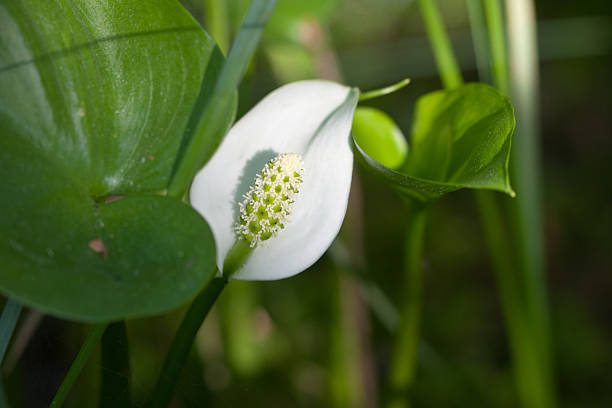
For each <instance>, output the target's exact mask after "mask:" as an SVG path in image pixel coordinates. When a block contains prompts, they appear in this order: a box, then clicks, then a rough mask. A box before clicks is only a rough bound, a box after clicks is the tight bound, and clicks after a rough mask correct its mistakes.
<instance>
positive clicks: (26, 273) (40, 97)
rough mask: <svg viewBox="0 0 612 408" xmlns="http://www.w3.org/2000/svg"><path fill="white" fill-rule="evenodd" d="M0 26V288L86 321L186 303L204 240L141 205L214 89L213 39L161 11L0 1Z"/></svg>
mask: <svg viewBox="0 0 612 408" xmlns="http://www.w3.org/2000/svg"><path fill="white" fill-rule="evenodd" d="M0 26H2V32H1V34H0V179H1V180H2V181H1V183H0V259H2V261H3V264H4V266H3V271H2V273H1V274H0V290H1V291H2V292H3V293H5V294H7V295H9V296H14V297H16V298H18V299H19V300H21V301H23V302H25V303H27V304H30V305H34V306H36V307H39V308H41V309H42V310H44V311H47V312H51V313H54V314H57V315H60V316H65V317H70V318H75V319H80V320H88V321H102V320H113V319H122V318H126V317H133V316H143V315H148V314H152V313H160V312H163V311H166V310H168V309H170V308H173V307H177V306H179V305H180V304H182V303H184V302H186V301H187V300H189V299H190V298H191V297H193V296H194V295H195V294H196V293H197V292H198V290H199V289H200V288H201V287H202V286H203V285H204V284H205V282H206V281H207V280H208V279H209V278H210V277H211V276H212V274H213V272H214V265H215V261H214V258H215V256H214V241H213V238H212V235H211V233H210V230H209V228H208V226H207V224H206V222H205V221H204V220H203V219H202V218H201V217H200V216H199V215H198V214H197V213H196V212H195V211H194V210H193V209H191V208H190V207H188V206H187V205H184V204H183V203H181V202H179V201H176V200H171V199H169V198H165V197H160V196H156V195H152V194H153V193H157V192H160V191H163V190H164V189H165V188H166V186H167V184H168V181H169V177H170V174H171V172H172V169H173V166H174V165H175V160H176V156H177V154H178V152H179V149H180V146H181V145H182V144H183V143H184V142H185V141H186V140H187V139H189V138H190V132H192V131H193V130H192V129H190V128H189V126H188V122H189V120H190V115H191V112H192V110H193V109H194V104H196V100H197V104H204V103H206V101H205V98H206V89H209V88H210V87H211V86H212V85H211V84H214V81H215V79H216V78H215V76H216V75H215V74H216V72H217V70H218V68H216V67H218V66H220V61H222V57H221V54H220V53H218V52H216V51H215V44H214V42H213V41H212V40H211V39H210V37H209V36H208V35H207V34H206V33H205V32H204V31H203V30H202V29H201V28H200V27H199V25H198V24H197V23H196V22H195V21H194V20H193V18H192V17H191V16H190V15H189V14H188V13H187V12H186V11H185V10H184V9H183V8H182V7H181V6H180V5H179V3H178V2H174V1H165V0H155V1H149V2H146V3H143V2H140V1H137V0H128V1H121V2H114V1H98V0H95V1H94V0H80V1H77V0H74V1H62V2H49V1H42V0H28V1H19V2H13V1H2V2H0ZM199 94H200V98H198V95H199ZM231 117H232V112H227V120H228V122H229V121H230V120H231ZM119 194H120V195H126V196H127V197H125V198H122V199H121V200H117V201H113V202H110V203H105V199H106V198H107V197H109V196H113V195H119ZM135 195H141V196H140V197H135Z"/></svg>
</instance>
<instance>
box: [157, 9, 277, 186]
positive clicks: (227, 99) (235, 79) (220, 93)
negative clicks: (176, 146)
mask: <svg viewBox="0 0 612 408" xmlns="http://www.w3.org/2000/svg"><path fill="white" fill-rule="evenodd" d="M276 1H277V0H253V2H252V3H251V6H250V7H249V10H248V12H247V15H246V17H245V19H244V22H243V23H242V28H241V29H240V32H239V33H238V36H237V37H236V41H235V42H234V44H233V45H232V49H231V50H230V52H229V55H228V57H227V60H226V61H225V64H223V68H222V69H221V73H220V74H219V78H218V79H217V83H216V84H215V88H214V90H213V92H212V96H211V97H210V100H209V101H208V103H207V105H206V107H205V108H204V110H203V112H202V116H201V118H200V120H199V122H198V124H197V126H196V127H197V129H196V130H195V131H194V133H193V137H192V138H191V139H190V140H189V142H188V145H187V148H186V150H185V153H184V155H183V156H182V157H181V158H180V159H179V160H180V161H179V162H178V163H177V165H176V166H175V170H174V172H173V175H172V179H171V180H170V183H169V184H168V191H167V194H168V196H170V197H175V198H183V197H184V196H185V194H186V192H187V190H188V189H189V186H190V185H191V182H192V180H193V178H194V176H195V174H196V173H197V172H198V170H200V168H201V167H202V166H203V165H204V164H205V163H206V162H207V161H208V159H210V157H211V156H212V155H213V153H214V152H215V150H216V148H217V145H218V144H219V142H220V140H219V139H218V137H217V136H218V133H219V132H220V131H223V130H224V129H223V127H224V126H225V125H226V124H225V117H226V114H227V111H228V110H230V109H233V106H234V105H233V104H234V94H235V92H236V89H237V87H238V85H239V83H240V79H241V78H242V75H243V74H244V71H245V70H246V67H247V64H248V63H249V60H250V59H251V56H252V55H253V52H254V51H255V47H256V46H257V43H258V42H259V38H260V37H261V34H262V31H263V28H264V27H265V24H266V22H267V19H268V17H269V15H270V14H271V13H272V10H273V9H274V6H276Z"/></svg>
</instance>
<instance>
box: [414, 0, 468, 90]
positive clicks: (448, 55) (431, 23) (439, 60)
mask: <svg viewBox="0 0 612 408" xmlns="http://www.w3.org/2000/svg"><path fill="white" fill-rule="evenodd" d="M434 1H435V0H419V7H420V9H421V14H422V15H423V20H424V21H425V29H426V30H427V35H428V37H429V41H430V42H431V46H432V48H433V52H434V56H435V59H436V64H437V65H438V71H439V72H440V77H441V78H442V83H443V85H444V88H447V89H452V88H456V87H458V86H459V85H461V84H462V83H463V78H462V77H461V70H460V69H459V64H458V63H457V59H456V58H455V55H454V54H453V52H452V47H451V42H450V40H449V38H448V34H447V33H446V30H445V28H444V24H443V23H442V18H441V17H440V12H439V11H438V8H437V7H436V5H435V3H434Z"/></svg>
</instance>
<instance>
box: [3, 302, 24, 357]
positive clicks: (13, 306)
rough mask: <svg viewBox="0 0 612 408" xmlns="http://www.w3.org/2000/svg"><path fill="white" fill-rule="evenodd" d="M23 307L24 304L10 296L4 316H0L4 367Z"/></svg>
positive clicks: (5, 306)
mask: <svg viewBox="0 0 612 408" xmlns="http://www.w3.org/2000/svg"><path fill="white" fill-rule="evenodd" d="M21 309H22V306H21V304H20V303H19V302H17V301H15V300H13V299H12V298H8V299H7V301H6V305H4V309H3V310H2V317H0V367H2V361H3V360H4V354H5V353H6V349H7V348H8V345H9V342H10V341H11V337H12V336H13V331H14V330H15V326H17V320H19V315H20V314H21Z"/></svg>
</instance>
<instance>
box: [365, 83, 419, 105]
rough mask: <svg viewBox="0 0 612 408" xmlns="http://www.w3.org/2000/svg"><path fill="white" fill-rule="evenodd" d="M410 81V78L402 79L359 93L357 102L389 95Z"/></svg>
mask: <svg viewBox="0 0 612 408" xmlns="http://www.w3.org/2000/svg"><path fill="white" fill-rule="evenodd" d="M409 83H410V78H406V79H402V80H401V81H399V82H397V83H395V84H393V85H389V86H385V87H384V88H379V89H374V90H371V91H367V92H363V93H362V94H360V95H359V102H363V101H367V100H368V99H374V98H379V97H381V96H385V95H389V94H390V93H393V92H396V91H399V90H400V89H402V88H403V87H405V86H406V85H408V84H409Z"/></svg>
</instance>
